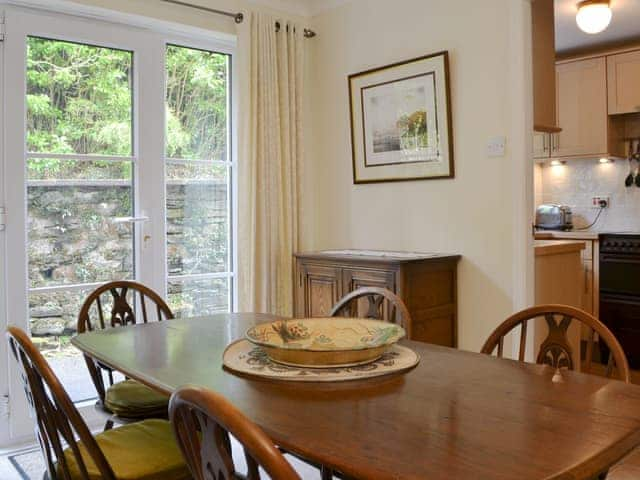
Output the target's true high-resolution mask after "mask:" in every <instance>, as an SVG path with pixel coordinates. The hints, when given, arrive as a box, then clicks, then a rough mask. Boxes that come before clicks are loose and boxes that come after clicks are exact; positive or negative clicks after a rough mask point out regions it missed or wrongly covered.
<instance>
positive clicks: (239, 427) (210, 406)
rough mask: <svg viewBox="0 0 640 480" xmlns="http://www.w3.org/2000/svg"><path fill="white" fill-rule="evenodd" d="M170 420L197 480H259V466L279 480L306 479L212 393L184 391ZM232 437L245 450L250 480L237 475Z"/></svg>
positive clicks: (256, 429)
mask: <svg viewBox="0 0 640 480" xmlns="http://www.w3.org/2000/svg"><path fill="white" fill-rule="evenodd" d="M169 418H170V419H171V424H172V425H173V430H174V433H175V437H176V438H177V440H178V445H179V446H180V449H181V450H182V454H183V456H184V458H186V460H187V464H188V465H189V468H190V469H191V474H192V475H193V477H194V478H195V479H196V480H209V479H216V480H240V479H246V480H259V479H260V471H259V467H262V469H263V470H264V471H265V472H266V473H267V474H268V475H269V477H270V478H272V479H273V480H299V479H300V477H299V476H298V474H297V473H296V471H295V470H294V469H293V468H292V467H291V465H290V464H289V462H287V460H286V459H285V458H284V456H283V455H282V453H280V451H279V450H278V449H277V448H276V447H275V446H274V444H273V442H272V441H271V439H270V438H269V437H268V436H267V435H266V434H265V433H264V432H263V431H262V430H261V429H260V428H259V427H258V426H257V425H255V424H254V423H252V422H251V421H250V420H249V419H248V418H246V417H245V416H244V415H243V414H242V412H240V411H239V410H238V409H237V408H236V407H234V406H233V405H232V404H231V403H230V402H229V401H228V400H226V399H225V398H224V397H222V396H221V395H219V394H217V393H215V392H213V391H211V390H207V389H205V388H202V387H196V386H185V387H182V388H180V389H178V390H177V391H176V392H175V393H174V394H173V395H172V396H171V401H170V403H169ZM229 435H233V437H234V438H236V439H237V440H238V441H239V442H240V444H241V445H242V447H243V448H244V454H245V458H246V461H247V467H248V471H247V475H246V477H245V476H241V475H239V474H238V472H237V470H236V466H235V463H234V460H233V455H232V450H231V440H230V437H229Z"/></svg>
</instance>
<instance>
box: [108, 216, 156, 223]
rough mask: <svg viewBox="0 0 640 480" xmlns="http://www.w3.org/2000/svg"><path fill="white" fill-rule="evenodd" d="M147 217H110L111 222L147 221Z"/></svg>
mask: <svg viewBox="0 0 640 480" xmlns="http://www.w3.org/2000/svg"><path fill="white" fill-rule="evenodd" d="M148 221H149V217H114V218H112V219H111V223H115V224H118V223H144V222H148Z"/></svg>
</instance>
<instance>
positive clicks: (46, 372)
mask: <svg viewBox="0 0 640 480" xmlns="http://www.w3.org/2000/svg"><path fill="white" fill-rule="evenodd" d="M7 340H8V342H9V349H10V351H11V353H12V354H13V356H14V358H15V359H16V361H17V363H18V365H19V367H20V373H21V377H22V381H23V386H24V391H25V394H26V397H27V401H28V404H29V407H30V409H31V411H32V413H33V417H34V420H35V423H36V436H37V439H38V443H39V444H40V449H41V451H42V454H43V456H44V460H45V465H46V469H47V472H46V474H45V477H44V478H45V480H93V479H96V478H101V479H104V480H120V479H125V478H126V479H128V480H136V479H149V478H154V479H157V480H187V479H190V478H191V476H190V474H189V470H188V468H187V465H186V464H185V462H184V459H183V458H182V455H181V453H180V450H179V448H178V446H177V444H176V442H175V440H174V438H173V433H172V429H171V425H170V424H169V422H168V421H166V420H158V419H153V420H144V421H141V422H137V423H133V424H130V425H125V426H123V427H121V428H117V429H114V430H109V431H106V432H103V433H99V434H98V435H96V436H93V435H92V434H91V431H90V430H89V428H88V427H87V424H86V423H85V421H84V420H83V418H82V416H81V415H80V413H79V412H78V410H77V409H76V407H75V405H74V404H73V402H72V401H71V398H69V395H68V394H67V392H66V391H65V389H64V388H63V386H62V384H61V383H60V381H59V380H58V378H57V377H56V375H55V374H54V373H53V371H52V370H51V367H50V366H49V364H48V363H47V361H46V360H45V358H44V357H43V356H42V354H41V353H40V352H39V351H38V349H37V348H36V347H35V345H34V344H33V342H31V339H30V338H29V336H28V335H27V334H26V333H25V332H24V331H22V330H21V329H19V328H17V327H9V328H8V329H7Z"/></svg>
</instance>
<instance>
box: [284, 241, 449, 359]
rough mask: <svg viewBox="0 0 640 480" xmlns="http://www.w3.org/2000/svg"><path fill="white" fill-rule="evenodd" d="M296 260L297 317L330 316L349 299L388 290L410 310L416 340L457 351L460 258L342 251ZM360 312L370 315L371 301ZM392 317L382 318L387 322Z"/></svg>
mask: <svg viewBox="0 0 640 480" xmlns="http://www.w3.org/2000/svg"><path fill="white" fill-rule="evenodd" d="M295 257H296V267H295V273H294V275H295V277H294V282H295V288H294V292H295V299H294V305H295V312H294V315H295V316H296V317H298V318H302V317H325V316H328V315H329V312H330V311H331V308H332V307H333V305H334V304H335V303H336V302H337V301H338V300H339V299H340V298H342V297H343V296H344V295H346V294H347V293H349V292H352V291H354V290H356V289H358V288H362V287H383V288H387V289H389V290H391V291H392V292H394V293H395V294H396V295H398V296H399V297H400V298H401V299H402V300H403V301H404V302H405V304H406V305H407V308H408V309H409V313H410V314H411V319H412V323H411V339H412V340H418V341H423V342H429V343H435V344H438V345H444V346H448V347H456V346H457V343H458V338H457V336H458V331H457V264H458V262H459V260H460V256H459V255H434V254H417V253H416V254H408V253H400V252H378V251H364V250H340V251H324V252H314V253H299V254H296V255H295ZM385 308H386V307H385ZM357 310H358V311H357V312H356V314H358V315H365V313H366V312H367V311H368V301H367V300H366V299H363V300H361V301H360V303H359V304H358V306H357ZM389 315H390V312H388V311H384V312H383V318H384V319H385V320H387V321H389V320H390V318H389Z"/></svg>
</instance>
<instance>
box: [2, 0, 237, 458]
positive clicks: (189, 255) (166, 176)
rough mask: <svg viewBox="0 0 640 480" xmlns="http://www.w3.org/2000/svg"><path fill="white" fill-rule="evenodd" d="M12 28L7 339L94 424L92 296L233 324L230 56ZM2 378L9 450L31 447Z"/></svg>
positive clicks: (71, 23)
mask: <svg viewBox="0 0 640 480" xmlns="http://www.w3.org/2000/svg"><path fill="white" fill-rule="evenodd" d="M5 23H6V27H5V29H6V36H5V41H4V42H3V47H2V50H3V51H2V55H3V57H4V58H3V61H2V66H3V75H2V83H3V88H2V91H3V94H4V98H3V110H4V116H3V126H4V128H3V134H4V142H3V145H4V149H3V164H2V168H3V170H2V174H3V175H2V180H3V181H2V182H0V194H1V195H2V196H0V198H3V199H4V203H0V205H4V206H5V207H6V211H7V222H6V225H7V226H6V229H5V230H4V231H2V232H1V233H0V249H3V251H2V252H0V253H2V259H0V262H4V269H3V270H2V271H4V272H6V281H3V284H2V296H1V298H2V299H3V300H5V303H6V307H5V308H2V312H3V313H6V319H3V320H4V321H3V323H2V325H4V324H5V323H6V324H11V325H17V326H19V327H21V328H23V329H25V330H26V331H28V332H30V333H31V335H32V338H33V340H34V342H35V343H36V344H37V345H38V347H39V349H40V351H41V352H43V353H44V354H45V357H46V358H47V360H48V361H49V362H50V363H51V365H52V366H53V368H54V371H56V373H57V374H58V376H59V377H60V378H61V381H62V383H63V384H64V386H65V387H66V388H67V390H68V392H69V393H70V395H71V397H72V399H73V400H74V401H76V402H79V405H81V407H82V405H83V402H84V405H85V406H84V407H83V408H82V410H83V411H84V413H85V414H87V415H88V416H90V414H91V411H92V408H93V407H92V406H90V405H91V404H92V403H93V399H94V397H95V390H94V388H93V385H92V384H91V382H90V379H89V377H88V375H87V372H86V367H85V366H84V362H83V361H82V358H81V356H80V355H79V352H77V351H75V349H74V348H73V347H72V346H71V345H70V344H69V338H70V336H71V335H73V334H74V325H75V320H76V315H77V313H78V310H79V308H80V305H81V304H82V301H83V299H84V298H85V297H86V295H87V294H88V293H89V292H90V291H91V290H92V289H93V288H95V287H96V286H97V285H99V284H100V283H103V282H106V281H110V280H117V279H135V280H138V281H140V282H142V283H145V284H146V285H148V286H150V287H151V288H153V289H154V290H156V291H157V292H159V293H160V294H161V295H163V296H165V298H167V300H168V302H169V304H170V306H171V307H172V309H173V310H174V312H175V313H176V314H177V315H201V314H207V313H213V312H217V311H229V310H232V309H233V308H234V301H233V299H234V293H235V289H234V274H233V271H234V261H233V248H232V238H233V235H232V232H233V228H234V222H233V218H234V216H233V213H234V212H233V208H232V206H233V195H232V193H233V186H234V177H235V164H234V162H233V157H232V149H231V146H232V142H231V141H230V139H231V138H232V135H231V111H232V108H231V105H232V102H231V82H230V78H231V58H232V57H231V52H230V51H229V50H228V49H225V48H221V47H220V46H218V45H212V44H211V43H209V42H196V41H194V40H192V39H183V38H167V37H166V36H165V35H162V34H160V33H157V32H152V31H147V30H141V29H136V28H130V27H126V26H122V25H116V24H111V23H105V22H101V21H97V20H89V19H86V18H79V17H72V16H63V15H58V14H53V13H46V12H39V11H38V12H36V11H29V10H26V9H18V8H15V9H14V8H8V9H7V10H6V12H5ZM1 266H3V265H2V263H0V267H1ZM0 307H3V305H2V301H1V300H0ZM0 343H1V344H2V346H1V347H0V354H1V355H2V358H3V359H8V355H7V351H6V344H5V342H4V341H2V342H0ZM1 370H2V371H1V372H0V394H2V395H8V398H9V405H10V408H9V411H10V414H9V415H4V416H3V415H2V412H3V409H2V403H0V446H1V445H3V444H9V443H11V442H12V441H13V442H15V441H16V440H20V439H23V438H28V436H29V435H30V433H31V432H32V431H33V426H32V421H31V419H30V418H29V417H28V414H27V410H26V404H25V402H24V399H23V395H22V393H21V388H22V387H21V385H20V382H19V381H18V375H17V374H16V372H15V370H14V365H13V363H12V362H11V361H8V362H7V367H6V368H4V367H3V368H2V369H1ZM0 400H2V398H0Z"/></svg>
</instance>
